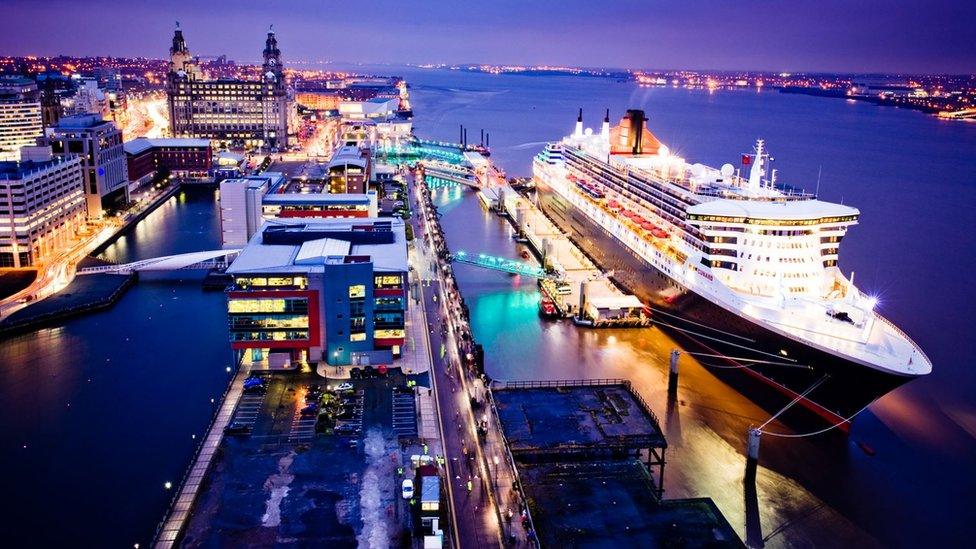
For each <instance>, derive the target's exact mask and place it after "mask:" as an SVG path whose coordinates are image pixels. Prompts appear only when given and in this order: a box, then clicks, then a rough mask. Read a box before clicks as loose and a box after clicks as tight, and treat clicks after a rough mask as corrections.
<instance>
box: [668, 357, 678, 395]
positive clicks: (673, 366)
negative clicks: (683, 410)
mask: <svg viewBox="0 0 976 549" xmlns="http://www.w3.org/2000/svg"><path fill="white" fill-rule="evenodd" d="M679 358H681V351H679V350H677V349H674V350H672V351H671V362H670V365H669V367H668V394H669V395H672V396H674V394H675V393H677V391H678V359H679Z"/></svg>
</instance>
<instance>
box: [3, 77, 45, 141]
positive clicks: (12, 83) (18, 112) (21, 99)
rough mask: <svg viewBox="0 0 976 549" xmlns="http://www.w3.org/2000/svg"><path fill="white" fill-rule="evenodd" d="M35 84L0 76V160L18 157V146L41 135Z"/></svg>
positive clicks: (16, 78) (38, 102)
mask: <svg viewBox="0 0 976 549" xmlns="http://www.w3.org/2000/svg"><path fill="white" fill-rule="evenodd" d="M41 133H42V128H41V103H40V101H39V99H38V93H37V84H35V83H34V81H33V80H30V79H27V78H19V77H3V78H0V160H18V159H20V148H21V147H24V146H27V145H34V144H35V143H36V142H37V138H38V137H40V136H41Z"/></svg>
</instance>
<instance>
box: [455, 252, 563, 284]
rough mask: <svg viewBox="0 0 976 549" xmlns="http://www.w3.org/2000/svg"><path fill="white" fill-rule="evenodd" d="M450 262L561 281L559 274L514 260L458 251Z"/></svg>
mask: <svg viewBox="0 0 976 549" xmlns="http://www.w3.org/2000/svg"><path fill="white" fill-rule="evenodd" d="M451 261H453V262H455V263H464V264H466V265H474V266H475V267H481V268H483V269H490V270H492V271H500V272H503V273H509V274H517V275H525V276H531V277H534V278H541V279H545V280H561V279H562V276H561V275H560V274H559V273H550V272H547V271H546V270H545V269H543V268H542V267H538V266H536V265H529V264H528V263H523V262H521V261H516V260H514V259H508V258H505V257H496V256H493V255H488V254H478V255H473V254H468V253H467V252H464V251H458V252H455V253H454V254H453V255H451Z"/></svg>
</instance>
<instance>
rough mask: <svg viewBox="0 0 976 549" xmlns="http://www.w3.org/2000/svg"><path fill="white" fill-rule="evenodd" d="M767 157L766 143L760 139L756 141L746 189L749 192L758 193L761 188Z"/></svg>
mask: <svg viewBox="0 0 976 549" xmlns="http://www.w3.org/2000/svg"><path fill="white" fill-rule="evenodd" d="M767 157H768V154H767V153H766V142H765V141H763V140H762V139H757V140H756V154H755V159H754V160H753V161H752V168H751V169H750V170H749V187H748V189H749V190H750V191H758V190H760V189H761V188H762V186H763V176H764V175H766V161H767Z"/></svg>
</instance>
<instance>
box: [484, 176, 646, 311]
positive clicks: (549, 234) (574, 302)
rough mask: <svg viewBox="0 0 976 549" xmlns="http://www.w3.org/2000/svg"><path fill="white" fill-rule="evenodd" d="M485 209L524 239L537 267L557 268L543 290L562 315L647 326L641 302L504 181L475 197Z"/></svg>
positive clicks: (543, 281) (542, 287)
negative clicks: (557, 277) (493, 212)
mask: <svg viewBox="0 0 976 549" xmlns="http://www.w3.org/2000/svg"><path fill="white" fill-rule="evenodd" d="M478 197H479V199H480V200H481V201H482V203H483V204H484V205H485V207H487V208H489V209H491V210H493V211H495V212H496V213H498V214H499V215H501V216H503V217H506V218H507V219H508V220H509V222H510V223H511V224H512V228H513V230H514V232H515V238H516V240H518V241H520V242H523V243H525V245H526V246H528V247H529V248H530V249H531V250H532V253H533V254H534V255H535V256H536V258H537V259H538V260H539V262H540V263H541V264H542V266H543V267H544V268H546V269H551V270H554V271H556V272H559V273H560V274H561V275H562V276H561V279H560V280H558V281H554V280H542V281H540V288H541V290H542V292H543V293H544V294H545V295H547V296H548V297H549V298H550V299H552V301H553V304H554V305H555V306H556V308H557V309H558V310H559V312H560V314H561V315H562V316H565V317H573V318H575V319H576V320H577V323H578V324H580V325H582V326H589V327H601V328H602V327H608V328H609V327H628V326H648V325H649V320H648V319H647V318H645V317H644V316H643V308H644V307H643V304H642V303H641V301H640V300H639V299H638V298H637V297H636V296H633V295H631V294H628V293H625V292H623V291H622V290H621V289H620V288H618V287H617V286H616V285H615V284H614V283H613V281H612V280H611V276H612V273H604V272H603V271H601V270H600V269H599V268H598V267H597V266H596V265H595V264H594V263H593V262H592V261H590V259H589V258H588V257H587V256H586V254H585V253H584V252H583V251H582V250H580V249H579V248H578V247H577V246H576V244H574V243H573V242H572V240H570V238H569V237H568V236H567V235H566V234H565V233H563V232H562V231H561V230H560V229H559V228H558V227H557V226H556V225H555V224H554V223H553V222H552V221H551V220H550V219H549V218H548V217H546V215H545V214H544V213H543V212H542V211H541V210H540V209H539V208H538V207H537V206H536V205H535V204H534V203H532V201H531V200H529V199H528V198H526V197H525V196H524V195H522V194H519V193H518V192H516V191H515V190H514V189H513V188H512V187H511V186H509V185H508V184H505V185H501V186H496V187H491V188H485V189H482V191H481V192H480V193H479V195H478Z"/></svg>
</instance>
